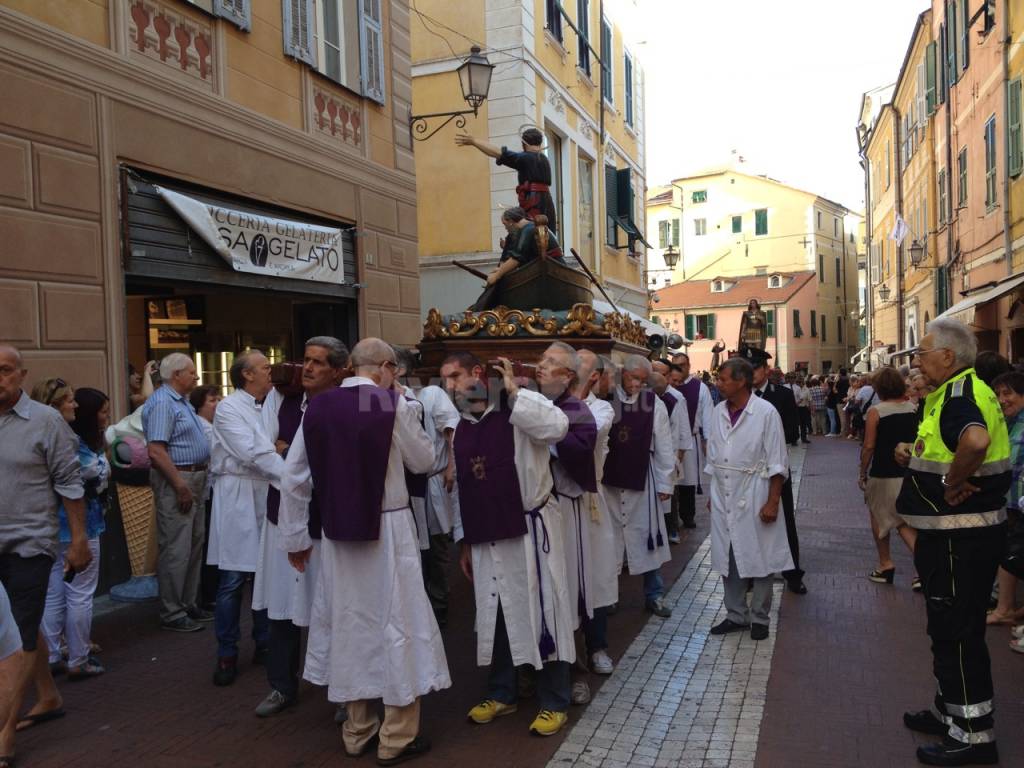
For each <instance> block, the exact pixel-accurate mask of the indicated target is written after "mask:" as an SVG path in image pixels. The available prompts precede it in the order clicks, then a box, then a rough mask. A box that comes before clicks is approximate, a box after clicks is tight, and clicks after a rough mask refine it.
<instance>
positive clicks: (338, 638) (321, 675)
mask: <svg viewBox="0 0 1024 768" xmlns="http://www.w3.org/2000/svg"><path fill="white" fill-rule="evenodd" d="M360 384H373V382H372V381H370V380H369V379H365V378H362V377H358V376H353V377H351V378H348V379H346V380H345V381H344V383H343V384H342V386H343V387H351V386H357V385H360ZM433 459H434V453H433V449H432V447H431V444H430V438H428V437H427V435H426V433H425V432H424V431H423V429H422V428H421V427H420V423H419V418H418V414H417V413H416V412H415V411H414V410H413V409H412V408H411V407H410V406H409V404H408V403H407V402H406V401H405V400H404V399H403V398H399V400H398V406H397V408H396V411H395V426H394V432H393V435H392V440H391V451H390V453H389V455H388V466H387V472H386V475H385V480H384V498H383V501H382V505H383V506H382V508H383V509H389V510H396V511H393V512H387V513H384V514H382V515H381V521H380V536H379V538H378V539H377V540H376V541H332V540H331V539H328V538H324V539H323V540H322V542H321V549H320V551H321V564H320V576H319V579H318V580H317V582H316V586H315V588H314V595H313V612H312V616H311V619H310V626H309V645H308V648H307V652H306V666H305V671H304V672H303V677H304V678H305V679H306V680H309V681H310V682H311V683H313V684H314V685H326V686H327V698H328V699H329V700H330V701H335V702H349V701H359V700H365V699H383V701H384V704H386V705H388V706H396V707H403V706H406V705H408V704H411V703H412V702H413V701H415V700H416V699H417V698H418V697H420V696H422V695H424V694H426V693H429V692H430V691H436V690H441V689H443V688H448V687H449V686H451V677H450V676H449V674H448V663H447V660H446V659H445V654H444V645H443V644H442V642H441V633H440V631H439V630H438V628H437V620H436V619H435V618H434V612H433V610H432V609H431V607H430V601H429V600H428V599H427V593H426V591H425V590H424V588H423V573H422V568H421V564H420V553H419V547H418V546H417V541H416V530H415V525H414V522H413V517H412V510H411V509H410V508H409V494H408V490H407V489H406V486H405V472H404V470H403V465H404V467H408V468H409V470H410V471H411V472H426V471H428V470H429V468H430V466H431V465H432V463H433ZM312 491H313V482H312V478H311V475H310V470H309V461H308V459H307V456H306V444H305V440H304V438H303V432H302V427H301V426H300V427H299V431H298V432H297V433H296V435H295V439H294V441H293V442H292V445H291V447H290V448H289V449H288V459H287V461H286V462H285V470H284V475H283V477H282V481H281V511H280V514H279V517H278V529H279V533H280V535H281V546H282V548H283V549H284V550H285V551H288V552H299V551H303V550H305V549H307V548H309V546H310V545H311V539H310V536H309V531H308V529H307V526H308V521H309V501H310V498H311V495H312Z"/></svg>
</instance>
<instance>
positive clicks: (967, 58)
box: [958, 0, 971, 70]
mask: <svg viewBox="0 0 1024 768" xmlns="http://www.w3.org/2000/svg"><path fill="white" fill-rule="evenodd" d="M960 10H961V11H962V17H961V18H960V38H959V49H958V51H959V54H960V69H961V70H965V69H967V65H968V64H970V63H971V40H970V34H971V28H970V27H971V4H970V2H968V0H963V2H962V3H961V4H960Z"/></svg>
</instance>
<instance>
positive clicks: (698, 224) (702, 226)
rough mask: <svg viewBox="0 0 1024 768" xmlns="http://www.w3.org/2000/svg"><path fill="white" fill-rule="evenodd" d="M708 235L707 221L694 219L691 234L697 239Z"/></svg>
mask: <svg viewBox="0 0 1024 768" xmlns="http://www.w3.org/2000/svg"><path fill="white" fill-rule="evenodd" d="M707 233H708V220H707V219H694V220H693V234H695V235H696V236H697V237H703V236H704V235H706V234H707Z"/></svg>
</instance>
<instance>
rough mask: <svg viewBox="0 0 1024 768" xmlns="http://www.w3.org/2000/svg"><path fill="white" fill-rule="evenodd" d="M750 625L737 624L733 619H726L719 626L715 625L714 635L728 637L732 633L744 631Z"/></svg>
mask: <svg viewBox="0 0 1024 768" xmlns="http://www.w3.org/2000/svg"><path fill="white" fill-rule="evenodd" d="M749 626H750V625H749V624H737V623H736V622H735V621H733V620H732V619H724V620H723V621H721V622H720V623H718V624H715V626H713V627H712V628H711V634H712V635H727V634H729V633H730V632H739V631H740V630H742V629H746V628H747V627H749Z"/></svg>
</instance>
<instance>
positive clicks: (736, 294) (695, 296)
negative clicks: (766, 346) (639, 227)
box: [655, 271, 817, 312]
mask: <svg viewBox="0 0 1024 768" xmlns="http://www.w3.org/2000/svg"><path fill="white" fill-rule="evenodd" d="M815 274H817V273H815V272H811V271H807V272H770V273H768V274H767V275H743V276H739V277H717V278H714V279H712V280H688V281H686V282H685V283H675V284H673V285H669V286H666V287H664V288H659V289H658V290H657V291H655V293H657V295H658V299H659V301H658V304H657V311H658V312H665V311H668V310H673V309H690V308H692V307H745V306H746V305H747V304H748V303H749V301H750V300H751V299H757V300H758V302H760V303H761V304H762V305H764V304H775V303H780V304H781V303H785V302H787V301H789V300H790V299H791V298H793V296H795V295H796V293H797V291H799V290H800V289H801V288H803V287H804V286H805V285H807V283H808V282H809V281H810V280H811V279H812V278H813V277H814V276H815ZM772 275H779V276H780V277H782V287H781V288H769V287H768V278H769V277H771V276H772ZM787 278H791V279H789V280H787ZM715 280H724V281H726V282H729V283H732V286H731V287H730V288H729V289H728V290H725V291H719V292H712V290H711V284H712V283H713V282H714V281H715Z"/></svg>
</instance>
